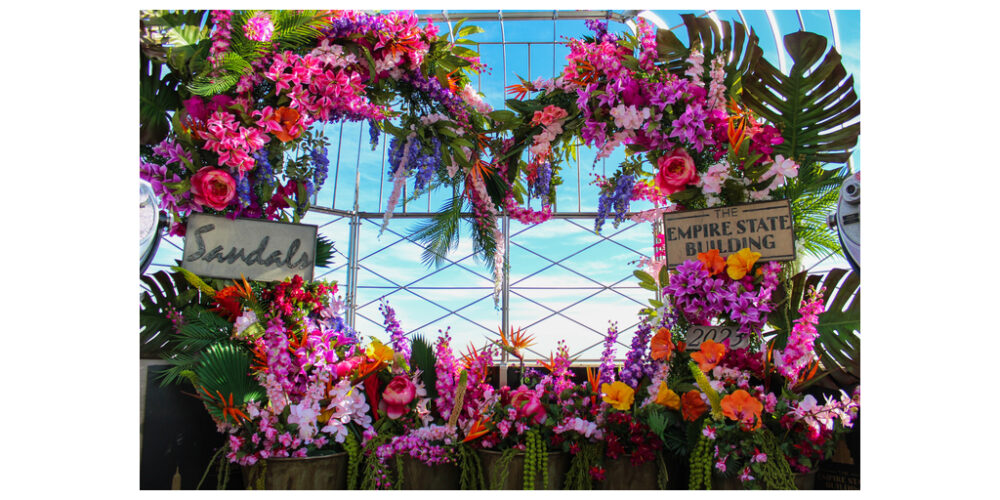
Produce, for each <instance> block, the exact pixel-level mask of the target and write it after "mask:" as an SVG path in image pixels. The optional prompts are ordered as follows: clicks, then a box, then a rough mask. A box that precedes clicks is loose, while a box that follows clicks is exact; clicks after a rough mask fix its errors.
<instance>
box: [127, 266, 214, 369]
mask: <svg viewBox="0 0 1000 500" xmlns="http://www.w3.org/2000/svg"><path fill="white" fill-rule="evenodd" d="M140 280H141V281H142V283H143V285H144V287H145V288H146V291H144V292H143V293H142V294H141V295H140V297H139V303H140V308H139V355H140V357H142V358H159V357H161V355H162V354H163V353H164V352H169V351H172V350H174V348H175V346H176V344H177V341H176V340H175V339H173V338H171V337H172V335H173V329H174V324H173V322H172V321H171V319H170V318H169V317H168V316H167V315H168V313H170V314H175V313H178V312H180V311H182V310H183V309H185V308H187V307H189V306H190V305H192V304H202V305H207V304H208V301H209V296H208V295H206V294H204V293H203V292H201V291H199V290H198V289H197V288H195V287H194V286H192V285H191V284H190V283H188V281H187V280H185V279H184V278H183V275H181V274H180V273H168V272H166V271H157V272H156V273H153V274H151V275H145V276H141V277H140Z"/></svg>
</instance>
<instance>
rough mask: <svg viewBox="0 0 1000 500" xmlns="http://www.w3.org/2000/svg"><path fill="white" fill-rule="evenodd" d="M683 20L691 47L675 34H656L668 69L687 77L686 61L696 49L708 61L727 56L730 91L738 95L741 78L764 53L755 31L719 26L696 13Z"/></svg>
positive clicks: (660, 31) (658, 46) (734, 25)
mask: <svg viewBox="0 0 1000 500" xmlns="http://www.w3.org/2000/svg"><path fill="white" fill-rule="evenodd" d="M681 18H682V19H683V20H684V26H685V28H686V29H687V34H688V44H687V46H685V45H684V43H682V42H681V41H680V39H679V38H678V37H677V35H676V34H674V32H673V31H667V30H657V32H656V49H657V51H658V52H659V55H660V60H661V61H662V63H663V64H665V65H666V67H667V70H668V71H670V72H671V73H673V74H675V75H683V74H684V71H685V69H686V64H685V62H684V61H685V60H686V59H687V58H688V56H689V55H690V53H691V49H693V48H695V47H698V48H700V50H701V52H702V54H704V56H705V61H711V60H713V59H715V57H716V56H718V55H723V56H725V58H726V61H727V62H726V65H725V70H726V79H725V85H726V88H727V89H730V93H738V92H739V89H740V79H741V76H742V75H743V74H745V73H747V71H749V70H750V68H752V67H753V66H754V65H755V64H757V62H758V60H759V59H761V58H762V56H763V54H764V52H763V50H761V48H760V46H759V45H758V43H757V41H758V38H757V34H756V33H754V31H753V29H751V30H750V31H749V33H748V32H747V28H746V27H745V26H743V25H742V24H740V23H736V22H734V23H730V22H728V21H725V22H722V23H720V24H716V23H715V21H713V20H712V19H710V18H707V17H697V16H694V15H693V14H682V15H681ZM730 56H731V57H730Z"/></svg>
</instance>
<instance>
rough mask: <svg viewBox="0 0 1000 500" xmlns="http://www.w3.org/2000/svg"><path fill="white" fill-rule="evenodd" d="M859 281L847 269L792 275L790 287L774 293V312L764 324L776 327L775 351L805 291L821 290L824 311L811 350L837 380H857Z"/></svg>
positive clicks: (857, 276)
mask: <svg viewBox="0 0 1000 500" xmlns="http://www.w3.org/2000/svg"><path fill="white" fill-rule="evenodd" d="M860 284H861V279H860V277H859V275H858V274H857V273H855V272H853V271H850V270H847V269H831V270H830V271H829V272H828V273H826V275H825V276H824V275H819V274H816V275H809V274H808V272H801V273H799V274H796V275H795V276H793V277H792V278H791V280H790V284H789V285H790V286H785V287H779V288H778V289H777V290H775V293H774V297H773V298H774V301H775V303H776V304H777V307H776V308H775V310H774V311H773V312H772V313H771V315H770V316H769V318H768V323H770V324H771V325H772V326H774V327H775V328H776V330H775V331H774V332H772V333H774V334H775V335H774V342H775V349H776V350H778V349H781V348H783V347H784V346H785V344H786V343H787V341H788V333H789V332H790V331H791V328H792V326H793V325H794V321H795V320H796V319H798V317H799V316H798V309H799V307H800V305H801V303H802V298H803V296H804V295H805V292H806V291H807V290H808V289H809V287H811V286H815V287H816V288H817V289H818V288H820V287H825V288H826V292H825V294H824V296H823V303H824V305H825V307H826V312H824V313H823V314H820V315H819V323H818V324H817V325H816V330H817V332H819V336H818V337H817V338H816V342H815V350H816V354H817V355H818V356H819V358H820V362H821V363H822V365H823V368H824V369H825V370H826V371H827V372H830V373H831V375H833V378H834V379H836V380H840V381H857V380H860V378H861V337H860V335H859V333H860V330H861V289H860Z"/></svg>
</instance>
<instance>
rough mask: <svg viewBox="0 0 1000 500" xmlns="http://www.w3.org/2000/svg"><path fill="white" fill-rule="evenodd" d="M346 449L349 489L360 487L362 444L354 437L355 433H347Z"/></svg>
mask: <svg viewBox="0 0 1000 500" xmlns="http://www.w3.org/2000/svg"><path fill="white" fill-rule="evenodd" d="M344 449H345V450H347V489H349V490H356V489H358V484H357V483H358V472H359V470H358V465H359V464H361V444H359V443H358V440H357V439H356V438H355V437H354V434H352V433H350V432H349V433H347V439H345V440H344Z"/></svg>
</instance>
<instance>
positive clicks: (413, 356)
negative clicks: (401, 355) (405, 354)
mask: <svg viewBox="0 0 1000 500" xmlns="http://www.w3.org/2000/svg"><path fill="white" fill-rule="evenodd" d="M410 366H411V367H413V368H414V369H419V370H420V372H421V373H420V380H421V381H423V383H424V388H425V389H426V390H427V397H428V398H430V399H435V398H437V395H438V394H437V388H436V387H435V384H436V383H437V372H436V371H434V351H433V349H432V348H431V346H430V344H428V343H427V340H426V339H424V336H423V335H419V334H418V335H414V336H412V337H411V338H410Z"/></svg>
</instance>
